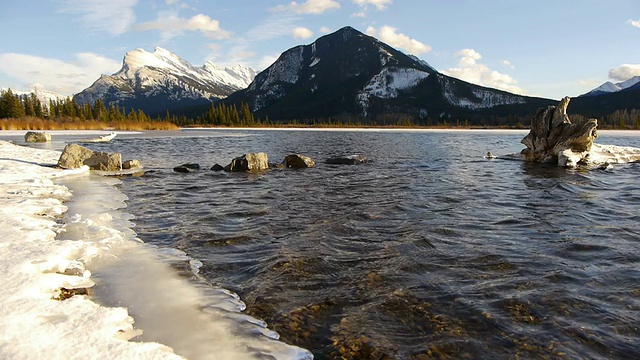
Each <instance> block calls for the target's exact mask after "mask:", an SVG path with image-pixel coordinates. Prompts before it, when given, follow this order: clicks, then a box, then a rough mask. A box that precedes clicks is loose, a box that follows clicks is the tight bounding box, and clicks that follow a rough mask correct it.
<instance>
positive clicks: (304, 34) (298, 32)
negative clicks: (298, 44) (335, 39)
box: [291, 27, 313, 39]
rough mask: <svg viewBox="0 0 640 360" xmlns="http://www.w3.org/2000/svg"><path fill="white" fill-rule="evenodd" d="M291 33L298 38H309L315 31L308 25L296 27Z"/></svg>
mask: <svg viewBox="0 0 640 360" xmlns="http://www.w3.org/2000/svg"><path fill="white" fill-rule="evenodd" d="M291 33H292V34H293V37H294V38H296V39H308V38H310V37H312V36H313V31H311V30H309V29H307V28H306V27H297V28H294V29H293V30H292V31H291Z"/></svg>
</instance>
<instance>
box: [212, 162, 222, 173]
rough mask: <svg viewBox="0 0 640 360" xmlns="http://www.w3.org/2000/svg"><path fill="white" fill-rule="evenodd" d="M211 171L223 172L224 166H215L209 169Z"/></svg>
mask: <svg viewBox="0 0 640 360" xmlns="http://www.w3.org/2000/svg"><path fill="white" fill-rule="evenodd" d="M211 170H213V171H222V170H224V166H222V165H220V164H215V165H213V166H212V167H211Z"/></svg>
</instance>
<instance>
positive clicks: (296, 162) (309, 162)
mask: <svg viewBox="0 0 640 360" xmlns="http://www.w3.org/2000/svg"><path fill="white" fill-rule="evenodd" d="M282 165H284V167H288V168H294V169H303V168H312V167H314V166H316V162H315V161H313V159H312V158H310V157H308V156H304V155H300V154H292V155H287V156H286V157H285V158H284V160H283V161H282Z"/></svg>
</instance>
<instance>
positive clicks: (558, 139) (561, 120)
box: [521, 97, 598, 166]
mask: <svg viewBox="0 0 640 360" xmlns="http://www.w3.org/2000/svg"><path fill="white" fill-rule="evenodd" d="M569 101H570V98H569V97H565V98H563V99H562V100H560V102H559V103H558V105H557V106H549V107H547V108H546V109H545V108H540V109H538V112H537V113H536V115H535V116H534V117H533V118H532V119H531V131H529V134H528V135H527V136H525V137H524V138H523V139H522V141H521V143H523V144H524V145H525V146H526V147H527V148H526V149H524V150H522V152H521V154H522V155H523V158H524V160H526V161H534V162H552V163H557V164H558V165H560V166H565V165H567V162H568V161H571V162H579V161H580V160H581V159H583V158H584V157H586V156H587V155H588V154H589V152H590V151H591V146H592V145H593V141H594V140H595V139H596V138H597V137H598V134H597V133H596V128H597V127H598V120H596V119H584V120H580V121H575V122H572V121H571V120H570V119H569V116H568V115H567V106H568V105H569ZM576 159H577V160H576Z"/></svg>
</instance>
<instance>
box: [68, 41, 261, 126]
mask: <svg viewBox="0 0 640 360" xmlns="http://www.w3.org/2000/svg"><path fill="white" fill-rule="evenodd" d="M255 76H256V71H255V70H253V69H251V68H248V67H245V66H242V65H236V66H233V67H221V66H217V65H215V64H213V63H212V62H206V63H205V64H204V65H203V66H201V67H197V66H193V65H191V64H190V63H189V62H187V61H186V60H184V59H182V58H180V57H179V56H177V55H176V54H174V53H172V52H170V51H168V50H165V49H163V48H156V49H155V51H154V52H153V53H149V52H147V51H145V50H142V49H136V50H132V51H129V52H127V53H126V55H125V56H124V59H123V61H122V68H121V69H120V70H119V71H118V72H116V73H115V74H113V75H102V76H101V77H100V78H99V79H98V80H96V81H95V82H94V83H93V85H91V86H90V87H89V88H87V89H85V90H83V91H82V92H80V93H78V94H77V95H76V96H75V100H76V101H77V102H78V103H80V104H84V103H87V102H90V103H93V102H94V101H95V100H96V99H102V100H104V102H105V103H106V104H109V103H111V102H114V103H116V104H117V105H118V106H120V107H125V108H135V109H142V110H143V111H145V112H147V113H154V112H164V111H166V110H173V109H177V108H184V107H188V106H193V105H198V104H203V103H208V102H211V101H213V100H217V99H221V98H225V97H226V96H228V95H229V94H231V93H233V92H235V91H237V90H240V89H244V88H246V87H247V86H248V85H249V84H250V83H251V81H252V80H253V79H254V77H255Z"/></svg>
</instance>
